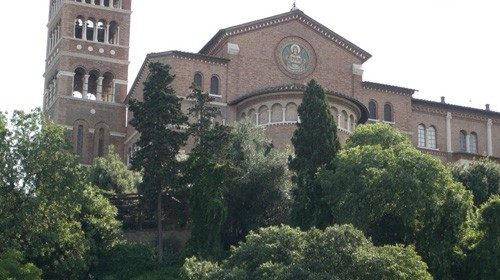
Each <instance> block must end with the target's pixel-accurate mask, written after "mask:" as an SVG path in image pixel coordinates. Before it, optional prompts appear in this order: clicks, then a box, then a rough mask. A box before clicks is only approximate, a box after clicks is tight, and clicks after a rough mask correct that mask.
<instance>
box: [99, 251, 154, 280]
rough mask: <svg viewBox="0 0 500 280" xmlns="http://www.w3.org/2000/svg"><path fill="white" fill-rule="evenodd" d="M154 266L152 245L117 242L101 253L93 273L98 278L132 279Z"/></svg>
mask: <svg viewBox="0 0 500 280" xmlns="http://www.w3.org/2000/svg"><path fill="white" fill-rule="evenodd" d="M154 267H155V253H154V249H153V247H151V246H149V245H146V244H141V243H125V242H122V243H119V244H116V245H115V246H113V248H111V249H110V250H108V251H107V252H106V254H104V255H103V257H102V261H101V262H100V263H99V267H98V268H97V269H96V271H95V273H96V276H97V277H98V279H110V280H111V279H132V278H134V277H137V276H140V275H141V274H144V273H146V272H148V271H150V270H152V269H153V268H154Z"/></svg>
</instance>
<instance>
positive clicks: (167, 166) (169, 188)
mask: <svg viewBox="0 0 500 280" xmlns="http://www.w3.org/2000/svg"><path fill="white" fill-rule="evenodd" d="M174 78H175V77H174V76H173V75H171V74H170V66H168V65H164V64H162V63H159V62H152V63H150V64H149V75H148V77H147V79H146V81H145V82H144V91H143V93H144V96H143V99H144V100H143V101H139V100H135V99H134V100H130V103H129V105H130V110H131V111H132V113H133V114H134V118H133V119H132V120H131V121H130V124H131V125H132V126H133V127H134V128H135V129H136V130H137V131H138V132H139V133H140V135H141V136H140V138H139V141H137V146H138V148H139V149H138V151H137V152H136V153H134V156H133V158H132V168H133V169H135V170H138V171H142V172H143V180H142V183H141V184H140V188H139V192H141V193H142V194H145V195H147V196H148V197H151V196H153V197H155V198H156V205H157V208H156V218H157V225H158V233H159V236H158V260H159V261H161V260H162V257H163V243H162V242H163V238H162V231H163V230H162V223H163V213H162V209H163V207H162V195H163V194H165V193H168V194H169V195H175V193H176V191H177V190H178V182H179V178H178V177H179V174H180V165H179V162H178V161H177V158H176V156H177V155H178V154H179V150H180V148H181V147H182V146H183V145H184V144H185V143H186V140H187V137H188V134H187V132H186V131H183V130H182V127H181V126H183V125H186V123H187V117H186V116H185V115H184V113H183V112H182V110H181V99H180V98H179V97H177V96H176V94H175V91H174V89H173V88H172V86H171V83H172V81H173V80H174Z"/></svg>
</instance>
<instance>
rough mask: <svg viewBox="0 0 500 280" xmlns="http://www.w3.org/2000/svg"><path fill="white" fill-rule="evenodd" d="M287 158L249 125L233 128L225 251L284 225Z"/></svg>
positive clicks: (287, 194)
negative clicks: (256, 232) (266, 229)
mask: <svg viewBox="0 0 500 280" xmlns="http://www.w3.org/2000/svg"><path fill="white" fill-rule="evenodd" d="M288 154H289V152H288V151H287V150H285V151H280V150H277V149H274V148H273V147H272V144H271V143H270V142H269V140H267V139H266V137H265V134H264V131H263V130H262V129H261V128H259V127H256V126H255V125H254V124H252V123H251V122H249V121H243V122H239V123H236V124H235V125H234V127H233V138H232V142H231V148H230V158H229V160H230V162H231V163H232V164H233V165H234V169H235V171H236V172H234V176H233V178H232V181H231V185H230V189H229V190H228V192H227V194H226V204H227V208H228V217H227V220H226V223H225V225H224V229H223V235H222V236H223V246H224V249H228V248H229V246H230V245H235V244H237V243H238V242H240V241H241V240H243V238H244V237H245V236H246V235H247V234H248V233H249V232H250V231H251V230H256V229H258V228H259V227H265V226H270V225H278V224H281V223H284V222H286V220H287V219H288V216H289V212H290V205H291V193H290V192H291V191H290V190H291V175H290V172H289V171H288V168H287V157H288Z"/></svg>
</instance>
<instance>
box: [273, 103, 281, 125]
mask: <svg viewBox="0 0 500 280" xmlns="http://www.w3.org/2000/svg"><path fill="white" fill-rule="evenodd" d="M271 122H273V123H280V122H283V106H282V105H281V104H279V103H276V104H274V105H273V106H272V107H271Z"/></svg>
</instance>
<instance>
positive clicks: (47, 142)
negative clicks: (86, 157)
mask: <svg viewBox="0 0 500 280" xmlns="http://www.w3.org/2000/svg"><path fill="white" fill-rule="evenodd" d="M42 120H43V119H42V116H41V114H40V112H39V111H34V112H32V113H30V114H25V113H22V112H15V113H14V115H13V117H12V120H11V127H12V129H11V130H10V131H8V132H7V133H5V132H4V135H6V136H5V137H4V138H3V139H0V141H1V142H2V143H1V144H0V146H3V147H5V148H4V150H3V151H4V157H2V158H0V166H2V167H3V170H2V173H3V174H2V177H1V180H0V203H1V205H2V207H1V208H0V251H5V250H9V249H16V250H18V251H20V252H22V253H23V255H24V256H26V258H27V260H28V261H30V262H33V263H35V264H36V265H37V266H38V267H40V268H41V269H42V270H43V272H44V279H82V278H85V277H86V275H87V274H88V272H89V270H90V268H91V267H92V266H93V265H95V264H96V262H97V258H98V256H99V255H100V254H101V253H102V251H103V250H106V249H107V248H110V247H111V246H112V244H113V243H114V242H116V240H117V239H118V237H119V232H120V230H119V228H120V224H119V222H117V221H116V219H115V216H116V209H115V208H114V207H113V206H112V205H111V204H110V203H109V201H108V200H107V199H105V198H104V197H103V196H102V195H101V194H100V193H99V191H98V190H97V189H96V188H95V187H93V186H91V185H90V184H88V182H87V180H86V173H85V170H84V169H83V168H82V167H81V166H80V165H79V164H78V162H77V159H76V158H75V156H74V155H73V154H72V153H71V151H70V146H69V143H68V141H67V137H66V133H65V129H64V128H61V127H58V126H55V125H53V124H50V123H44V122H43V121H42Z"/></svg>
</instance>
